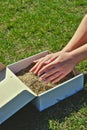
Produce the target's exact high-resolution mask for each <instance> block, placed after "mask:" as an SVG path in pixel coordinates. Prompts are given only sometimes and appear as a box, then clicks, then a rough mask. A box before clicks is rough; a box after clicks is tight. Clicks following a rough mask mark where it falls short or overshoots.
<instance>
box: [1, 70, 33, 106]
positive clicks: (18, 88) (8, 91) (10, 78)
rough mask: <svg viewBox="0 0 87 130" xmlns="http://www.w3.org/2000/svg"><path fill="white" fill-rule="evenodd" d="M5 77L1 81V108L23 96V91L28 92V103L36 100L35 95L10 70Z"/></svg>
mask: <svg viewBox="0 0 87 130" xmlns="http://www.w3.org/2000/svg"><path fill="white" fill-rule="evenodd" d="M2 74H3V75H4V76H3V75H2V77H4V78H3V79H2V80H1V81H0V108H1V107H3V106H4V105H6V104H7V103H8V102H10V101H11V100H13V99H14V98H15V97H16V96H18V95H21V93H22V92H23V91H25V90H26V91H27V92H28V95H29V96H28V98H29V99H27V100H28V102H30V101H31V100H33V99H34V98H35V95H34V94H33V93H32V92H31V91H30V90H29V88H28V87H26V86H25V85H24V84H23V83H22V82H21V81H20V80H19V79H18V78H17V77H16V76H15V75H14V74H13V73H12V72H11V71H10V70H9V69H8V68H7V69H6V72H5V73H2Z"/></svg>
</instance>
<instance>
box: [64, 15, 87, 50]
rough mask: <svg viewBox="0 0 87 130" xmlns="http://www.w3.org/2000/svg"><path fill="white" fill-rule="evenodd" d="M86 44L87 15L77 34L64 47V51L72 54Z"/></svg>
mask: <svg viewBox="0 0 87 130" xmlns="http://www.w3.org/2000/svg"><path fill="white" fill-rule="evenodd" d="M86 42H87V14H86V15H85V16H84V18H83V19H82V21H81V23H80V25H79V27H78V28H77V30H76V32H75V34H74V35H73V37H72V38H71V40H70V41H69V43H68V44H67V45H66V46H65V47H64V49H63V51H67V52H70V51H72V50H74V49H76V48H78V47H80V46H82V45H83V44H85V43H86Z"/></svg>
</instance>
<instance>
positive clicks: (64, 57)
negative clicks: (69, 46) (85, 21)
mask: <svg viewBox="0 0 87 130" xmlns="http://www.w3.org/2000/svg"><path fill="white" fill-rule="evenodd" d="M54 55H55V54H54ZM75 65H76V62H75V57H73V56H72V55H71V53H70V52H62V53H61V54H60V55H58V56H56V58H55V59H53V61H52V62H50V63H48V64H47V65H44V66H43V67H42V68H41V69H40V70H39V71H38V76H40V80H44V81H45V82H46V83H48V82H52V83H57V82H58V81H60V80H61V79H62V78H64V77H65V76H66V75H67V74H68V73H69V72H71V71H72V70H73V68H74V67H75Z"/></svg>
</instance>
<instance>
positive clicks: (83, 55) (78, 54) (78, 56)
mask: <svg viewBox="0 0 87 130" xmlns="http://www.w3.org/2000/svg"><path fill="white" fill-rule="evenodd" d="M70 54H71V56H72V57H73V62H74V63H75V64H78V63H80V62H81V61H83V60H85V59H87V44H85V45H83V46H81V47H79V48H78V49H75V50H73V51H72V52H70Z"/></svg>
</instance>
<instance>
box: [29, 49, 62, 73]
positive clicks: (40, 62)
mask: <svg viewBox="0 0 87 130" xmlns="http://www.w3.org/2000/svg"><path fill="white" fill-rule="evenodd" d="M60 54H61V51H60V52H57V53H51V54H48V55H46V56H45V57H43V58H40V59H38V60H36V61H34V62H35V63H36V64H35V66H34V67H33V68H32V69H31V70H30V71H31V72H33V73H34V74H36V75H38V72H39V71H40V70H41V68H43V67H44V66H46V65H47V64H49V63H51V62H52V61H54V60H55V59H56V58H57V57H58V56H59V55H60Z"/></svg>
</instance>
